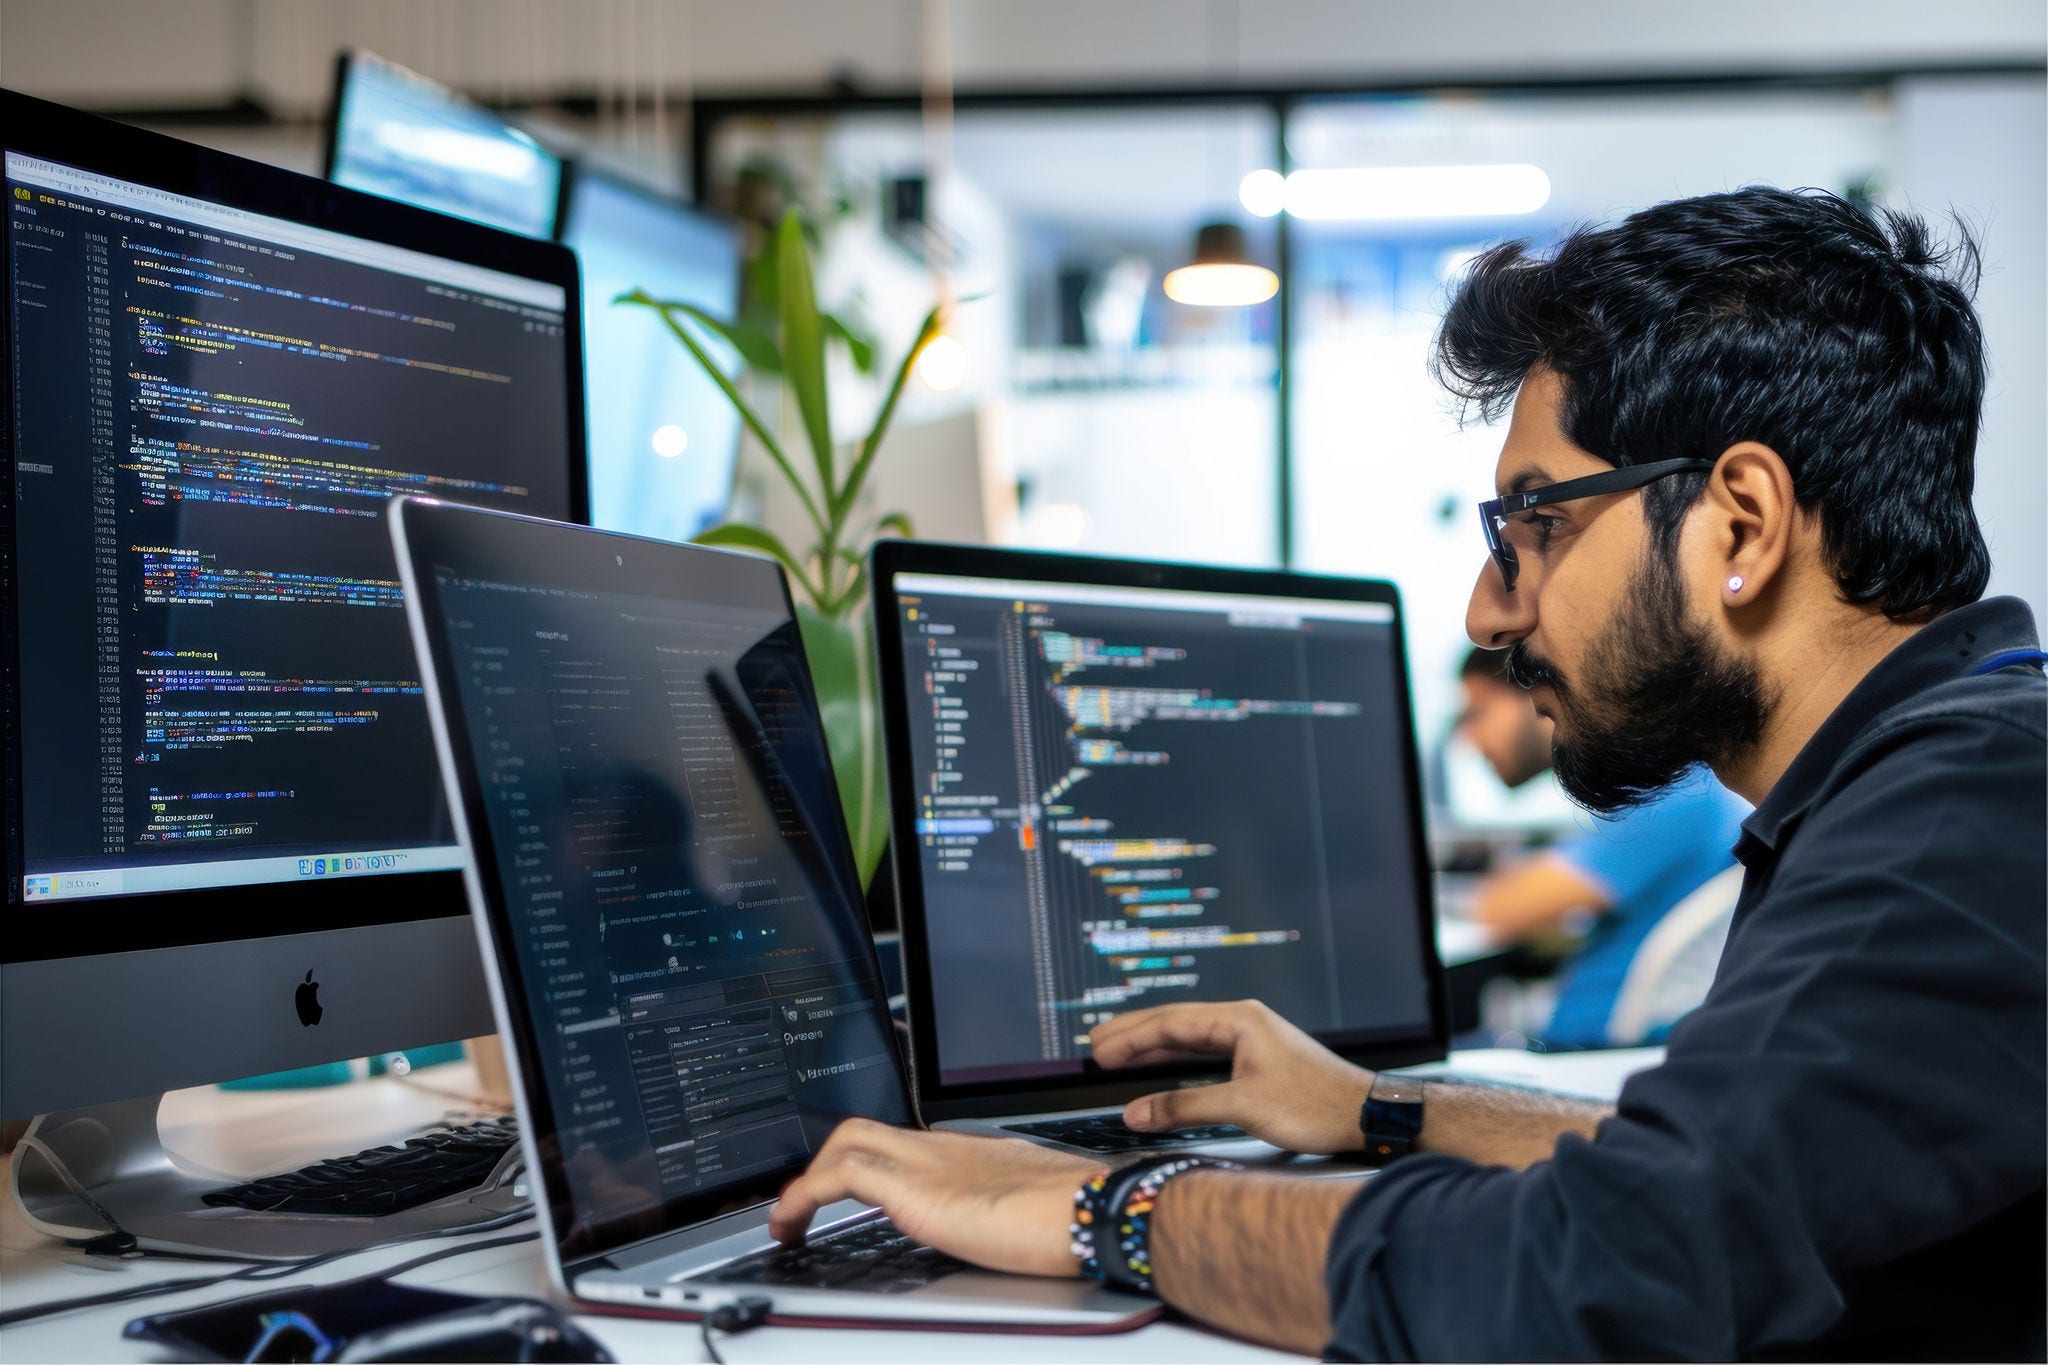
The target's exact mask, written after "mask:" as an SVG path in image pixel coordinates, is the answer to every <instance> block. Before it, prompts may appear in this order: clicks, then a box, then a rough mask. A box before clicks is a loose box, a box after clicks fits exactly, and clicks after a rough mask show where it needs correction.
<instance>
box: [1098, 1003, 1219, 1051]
mask: <svg viewBox="0 0 2048 1365" xmlns="http://www.w3.org/2000/svg"><path fill="white" fill-rule="evenodd" d="M1249 1018H1250V1007H1249V1006H1247V1005H1245V1004H1244V1003H1242V1002H1235V1003H1231V1004H1214V1005H1212V1004H1181V1005H1160V1006H1158V1007H1157V1008H1155V1009H1149V1010H1133V1011H1132V1012H1131V1013H1129V1014H1120V1015H1118V1016H1117V1017H1116V1018H1114V1019H1112V1020H1110V1021H1109V1022H1108V1023H1106V1024H1101V1025H1098V1026H1097V1027H1096V1029H1095V1031H1094V1032H1093V1033H1091V1034H1090V1035H1089V1047H1090V1050H1091V1052H1092V1053H1093V1055H1094V1057H1095V1062H1096V1065H1098V1066H1105V1067H1120V1066H1136V1065H1146V1064H1149V1062H1151V1061H1154V1060H1159V1061H1163V1060H1167V1059H1168V1058H1167V1057H1164V1056H1160V1055H1158V1054H1173V1053H1180V1054H1188V1053H1193V1054H1197V1055H1200V1056H1204V1057H1219V1056H1220V1057H1227V1056H1229V1055H1230V1054H1231V1053H1232V1052H1234V1051H1235V1050H1236V1048H1237V1042H1238V1038H1239V1037H1240V1036H1241V1035H1242V1033H1243V1030H1244V1026H1245V1023H1246V1021H1247V1020H1248V1019H1249Z"/></svg>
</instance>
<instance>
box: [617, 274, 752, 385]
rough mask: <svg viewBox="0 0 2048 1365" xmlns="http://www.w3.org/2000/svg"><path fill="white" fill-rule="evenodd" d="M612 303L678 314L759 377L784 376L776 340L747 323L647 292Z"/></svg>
mask: <svg viewBox="0 0 2048 1365" xmlns="http://www.w3.org/2000/svg"><path fill="white" fill-rule="evenodd" d="M612 302H613V303H634V304H639V305H640V306H641V307H644V308H658V309H660V310H661V311H662V312H664V313H669V312H677V313H681V314H683V316H685V317H687V318H689V319H690V321H692V322H694V323H696V324H697V325H698V326H700V327H702V328H704V329H705V330H706V331H708V332H710V333H711V334H712V335H713V336H716V337H720V338H722V339H723V340H724V341H725V343H726V344H727V345H728V346H730V347H732V348H733V349H734V350H735V351H738V352H739V353H740V359H741V360H743V361H745V362H746V365H747V368H748V369H750V370H752V371H754V373H756V374H780V373H782V353H781V352H780V351H778V350H776V349H775V338H774V337H772V336H770V335H769V334H768V333H767V332H764V331H762V330H761V329H760V328H758V327H750V326H748V325H747V324H746V323H744V322H727V321H726V320H725V319H723V318H721V317H718V316H716V315H714V314H711V313H707V312H705V311H704V310H703V309H702V308H699V307H698V306H697V305H696V304H694V303H685V302H683V301H682V300H681V299H656V298H650V297H648V294H647V291H646V290H644V289H632V290H628V291H627V292H626V293H623V294H621V295H619V296H618V297H617V298H615V299H613V300H612Z"/></svg>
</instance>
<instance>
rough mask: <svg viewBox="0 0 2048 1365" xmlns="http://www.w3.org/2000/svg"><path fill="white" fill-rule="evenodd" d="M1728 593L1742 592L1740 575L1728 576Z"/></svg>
mask: <svg viewBox="0 0 2048 1365" xmlns="http://www.w3.org/2000/svg"><path fill="white" fill-rule="evenodd" d="M1728 591H1730V592H1741V591H1742V575H1741V574H1731V575H1730V576H1729V578H1728Z"/></svg>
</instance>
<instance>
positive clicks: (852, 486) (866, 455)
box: [826, 306, 939, 522]
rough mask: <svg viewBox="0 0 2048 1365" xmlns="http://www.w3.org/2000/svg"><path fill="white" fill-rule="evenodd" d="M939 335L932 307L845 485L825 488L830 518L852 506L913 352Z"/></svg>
mask: <svg viewBox="0 0 2048 1365" xmlns="http://www.w3.org/2000/svg"><path fill="white" fill-rule="evenodd" d="M938 334H939V310H938V308H937V307H936V306H935V307H933V309H932V311H931V312H929V313H926V314H925V315H924V322H923V324H922V325H920V326H919V327H918V329H917V340H915V341H913V342H911V343H910V349H909V350H908V351H905V352H904V353H903V363H902V364H900V365H898V366H897V367H896V378H895V379H894V380H892V381H891V382H890V384H889V396H888V397H887V398H884V399H883V400H882V409H881V411H880V412H877V413H876V414H875V424H874V426H873V427H872V428H870V429H869V431H868V434H867V438H866V439H865V440H863V441H862V442H861V443H860V455H859V456H858V457H857V458H856V459H855V460H854V462H853V468H852V469H851V470H849V471H848V472H847V475H846V487H844V488H842V489H840V490H839V492H838V494H837V495H836V496H834V495H833V494H832V493H831V492H830V491H829V490H828V492H827V494H826V496H827V497H828V498H829V499H830V502H829V503H828V506H829V507H830V508H831V512H832V519H833V520H834V521H835V522H836V521H839V520H841V519H843V518H844V517H845V516H846V514H847V512H848V511H849V510H850V509H851V508H852V507H853V500H854V499H855V498H857V497H859V496H860V486H861V484H863V483H865V482H866V481H867V477H868V468H869V467H870V466H871V465H873V464H874V462H875V452H876V451H878V450H880V449H881V448H882V437H883V435H885V434H886V433H887V432H888V430H889V423H890V421H891V419H893V418H894V417H895V416H896V403H897V400H898V399H900V398H902V397H903V386H904V385H905V384H906V383H908V382H909V380H910V368H911V366H913V365H915V364H916V363H917V354H918V352H919V351H922V350H923V349H924V348H925V345H926V343H927V342H929V341H930V340H931V339H932V338H933V337H935V336H937V335H938Z"/></svg>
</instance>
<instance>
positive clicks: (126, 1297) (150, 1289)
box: [0, 1209, 540, 1327]
mask: <svg viewBox="0 0 2048 1365" xmlns="http://www.w3.org/2000/svg"><path fill="white" fill-rule="evenodd" d="M531 1217H533V1210H531V1209H522V1210H520V1211H519V1212H517V1213H508V1214H506V1215H504V1216H503V1217H500V1218H492V1219H488V1220H486V1221H484V1222H481V1223H472V1224H470V1225H468V1226H466V1227H459V1228H441V1229H439V1230H437V1231H434V1232H421V1233H415V1234H413V1235H412V1236H410V1237H398V1238H394V1239H393V1240H391V1241H389V1242H379V1243H377V1244H376V1245H374V1246H366V1247H350V1248H348V1249H346V1250H343V1251H327V1252H322V1253H321V1254H320V1255H318V1256H303V1257H300V1258H299V1259H298V1260H296V1261H281V1262H265V1263H264V1264H262V1265H254V1266H250V1267H249V1268H248V1269H246V1270H234V1271H229V1272H228V1273H227V1274H225V1275H188V1276H186V1277H184V1278H183V1279H177V1280H155V1281H152V1282H151V1283H149V1284H140V1285H133V1286H130V1287H129V1288H127V1289H115V1290H110V1291H108V1292H107V1293H105V1294H88V1295H84V1296H82V1297H79V1298H75V1299H59V1300H57V1301H56V1302H55V1303H39V1304H34V1305H31V1306H30V1307H27V1308H17V1309H14V1310H13V1311H12V1312H7V1313H0V1327H9V1326H12V1325H13V1324H15V1323H17V1322H28V1321H30V1320H31V1319H34V1318H45V1317H49V1316H51V1315H53V1314H56V1313H68V1312H70V1311H72V1310H73V1309H76V1308H96V1307H99V1306H100V1305H103V1304H109V1303H127V1302H128V1301H130V1300H132V1299H147V1298H155V1297H157V1296H158V1295H162V1294H175V1293H179V1292H181V1291H183V1290H187V1289H208V1288H211V1287H212V1286H214V1285H217V1284H227V1283H229V1282H231V1281H235V1280H246V1281H263V1280H281V1279H285V1278H287V1277H289V1276H292V1275H296V1274H298V1273H299V1272H300V1271H302V1270H311V1269H312V1268H313V1267H315V1266H320V1265H326V1264H327V1263H328V1262H330V1261H338V1260H340V1259H341V1258H343V1257H345V1256H360V1255H362V1254H363V1253H364V1252H368V1251H387V1250H389V1249H390V1248H392V1247H395V1246H404V1245H406V1244H407V1243H409V1242H426V1241H433V1240H435V1239H437V1238H443V1237H466V1236H469V1235H470V1234H472V1233H478V1232H489V1231H491V1230H493V1229H495V1228H502V1227H509V1226H511V1225H512V1224H514V1223H520V1222H524V1221H525V1220H527V1219H528V1218H531ZM539 1236H540V1233H539V1232H538V1231H535V1232H522V1233H520V1234H518V1235H517V1236H514V1237H497V1238H493V1239H492V1240H490V1241H488V1242H477V1243H474V1244H473V1245H469V1246H459V1247H449V1248H448V1249H447V1250H445V1251H435V1252H429V1253H428V1254H427V1255H425V1256H417V1257H414V1258H413V1259H412V1260H410V1261H405V1262H402V1263H401V1264H399V1265H395V1266H392V1267H391V1268H390V1269H388V1270H380V1271H375V1272H373V1273H371V1274H369V1275H365V1276H362V1277H360V1279H361V1280H379V1279H391V1278H393V1277H395V1276H398V1275H403V1274H405V1273H406V1272H407V1271H409V1270H417V1269H418V1268H419V1267H421V1266H423V1265H426V1264H428V1263H430V1262H433V1261H439V1260H444V1259H446V1258H447V1257H450V1256H461V1255H464V1254H466V1253H468V1252H472V1251H483V1250H486V1249H488V1248H490V1247H502V1246H511V1245H513V1244H514V1243H518V1242H530V1241H532V1240H534V1239H535V1238H537V1237H539Z"/></svg>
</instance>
